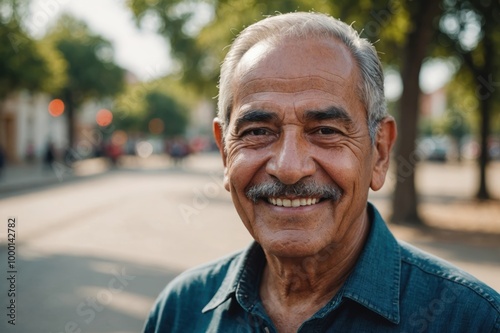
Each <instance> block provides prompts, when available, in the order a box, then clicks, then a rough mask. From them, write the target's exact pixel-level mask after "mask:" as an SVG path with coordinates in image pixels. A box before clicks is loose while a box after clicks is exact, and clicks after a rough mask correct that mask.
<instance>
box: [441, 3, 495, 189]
mask: <svg viewBox="0 0 500 333" xmlns="http://www.w3.org/2000/svg"><path fill="white" fill-rule="evenodd" d="M443 5H444V14H443V16H442V18H441V22H440V23H441V24H440V31H441V34H440V36H439V38H440V39H439V43H440V44H438V47H439V51H440V52H442V53H445V54H448V55H453V56H455V57H456V58H458V59H459V61H460V65H461V66H460V72H459V74H460V75H461V76H462V77H463V76H465V73H464V72H467V74H469V75H468V78H467V80H465V81H464V82H465V84H467V87H468V88H469V91H470V92H473V93H474V94H475V98H476V101H477V103H476V105H477V109H478V111H479V112H478V114H479V126H478V127H479V138H480V140H479V142H480V147H481V148H480V151H481V153H480V156H479V161H478V162H479V163H478V165H479V179H478V184H479V186H478V189H477V193H476V197H477V198H478V199H489V198H490V197H491V196H490V193H489V190H488V187H487V183H488V182H487V179H486V168H487V165H488V163H489V159H490V158H489V154H488V139H489V137H490V133H491V122H492V113H493V112H494V110H495V109H498V106H499V103H500V97H499V94H498V93H497V91H496V90H497V89H498V87H499V86H500V83H499V82H498V79H497V78H498V76H499V75H500V59H499V58H498V54H499V53H500V2H498V1H468V0H460V1H444V2H443Z"/></svg>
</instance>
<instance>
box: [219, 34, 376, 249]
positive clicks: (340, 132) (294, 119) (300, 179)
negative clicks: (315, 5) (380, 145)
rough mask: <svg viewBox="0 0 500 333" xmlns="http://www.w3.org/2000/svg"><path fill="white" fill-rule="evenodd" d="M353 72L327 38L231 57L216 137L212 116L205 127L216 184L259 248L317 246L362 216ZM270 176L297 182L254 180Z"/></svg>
mask: <svg viewBox="0 0 500 333" xmlns="http://www.w3.org/2000/svg"><path fill="white" fill-rule="evenodd" d="M359 77H360V74H359V70H358V68H357V66H356V64H355V61H354V59H353V58H352V56H351V55H350V53H349V51H348V49H347V48H346V47H345V46H344V45H343V44H341V43H340V42H337V41H336V40H318V39H310V40H300V41H297V40H290V41H287V42H285V43H284V44H280V45H279V46H276V45H273V44H271V43H268V42H266V41H263V42H260V43H258V44H257V45H255V46H254V47H252V48H251V49H250V50H249V51H248V52H247V53H246V54H245V55H244V57H243V58H242V59H241V61H240V63H239V65H238V67H237V70H236V73H235V76H234V78H235V82H234V100H233V108H232V111H231V120H230V122H229V124H228V131H227V134H226V137H225V140H224V142H222V138H221V137H222V135H221V128H220V124H219V123H218V122H217V121H216V122H215V123H214V131H215V134H216V138H217V139H218V141H219V145H220V147H223V146H225V149H226V150H225V153H223V159H224V166H225V180H224V182H225V187H226V189H227V190H228V191H230V193H231V196H232V199H233V202H234V205H235V207H236V210H237V211H238V214H239V215H240V217H241V219H242V221H243V223H244V224H245V226H246V228H247V229H248V231H249V232H250V234H251V235H252V236H253V237H254V239H255V240H256V241H257V242H258V243H260V244H261V245H262V247H263V248H264V249H265V250H266V251H268V252H269V253H271V254H275V255H279V256H289V257H296V256H308V255H313V254H315V253H319V252H320V251H321V250H322V249H325V248H327V247H329V246H332V245H334V246H335V244H339V243H341V242H342V240H343V239H344V241H345V237H349V236H348V235H350V234H353V233H355V231H356V229H357V228H359V225H360V224H361V222H362V221H363V219H365V218H366V213H365V212H366V201H367V195H368V189H369V187H370V186H372V187H375V189H378V188H379V187H380V186H381V184H380V175H379V173H380V171H379V168H378V167H377V165H378V163H377V160H378V159H379V154H378V153H377V148H376V146H375V148H374V147H372V145H371V141H370V137H369V133H368V126H367V120H366V110H365V108H364V106H363V104H362V102H361V100H360V97H359V96H358V94H357V92H358V89H357V84H358V82H359ZM221 150H222V149H221ZM383 174H384V176H385V170H383ZM272 183H278V184H281V185H294V184H295V185H297V184H301V185H303V186H302V189H297V190H295V189H294V188H291V189H290V187H288V191H281V190H283V189H281V190H275V192H272V191H269V190H266V189H262V188H260V187H259V186H260V185H262V184H272ZM382 183H383V180H382ZM304 187H306V188H307V190H304ZM320 187H323V188H321V189H318V188H320ZM324 188H327V189H330V192H328V191H323V189H324ZM249 189H253V190H254V191H253V193H252V195H255V196H254V197H249V196H247V192H248V191H249ZM276 191H277V192H276Z"/></svg>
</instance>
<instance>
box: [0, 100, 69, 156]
mask: <svg viewBox="0 0 500 333" xmlns="http://www.w3.org/2000/svg"><path fill="white" fill-rule="evenodd" d="M50 100H51V98H50V96H49V95H47V94H42V93H35V94H31V93H29V92H27V91H21V92H18V93H15V94H12V95H10V96H9V97H8V98H7V99H5V100H4V101H3V103H2V105H1V108H2V110H1V112H0V145H2V147H3V148H4V151H5V153H6V155H7V161H8V162H10V163H18V162H21V161H29V160H34V159H40V158H41V157H42V155H43V154H44V153H45V151H46V149H47V146H48V145H49V144H50V143H51V144H53V145H54V148H55V149H56V151H58V150H62V149H64V147H65V146H66V143H67V141H68V140H67V120H66V118H65V117H53V116H51V115H50V113H49V112H48V109H47V106H48V105H49V103H50Z"/></svg>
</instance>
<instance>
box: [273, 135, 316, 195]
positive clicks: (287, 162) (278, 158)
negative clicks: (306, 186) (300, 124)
mask: <svg viewBox="0 0 500 333" xmlns="http://www.w3.org/2000/svg"><path fill="white" fill-rule="evenodd" d="M309 148H310V147H309V145H308V142H307V139H306V138H305V137H304V135H303V134H302V133H301V132H300V131H299V130H297V129H294V130H288V131H283V132H282V134H281V138H280V140H278V142H276V144H275V149H276V150H275V152H274V155H273V157H272V158H271V159H270V160H269V161H268V163H267V165H266V171H267V173H268V174H270V175H272V176H274V177H276V178H278V179H279V180H280V181H281V182H282V183H284V184H287V185H291V184H295V183H297V182H298V181H299V180H301V179H302V178H305V177H308V176H312V175H313V174H314V173H315V172H316V163H315V162H314V160H313V158H312V156H311V151H310V149H309Z"/></svg>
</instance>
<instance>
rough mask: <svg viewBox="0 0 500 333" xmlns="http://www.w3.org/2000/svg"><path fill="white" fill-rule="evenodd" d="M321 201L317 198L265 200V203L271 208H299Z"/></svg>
mask: <svg viewBox="0 0 500 333" xmlns="http://www.w3.org/2000/svg"><path fill="white" fill-rule="evenodd" d="M320 201H321V199H319V198H295V199H288V198H267V202H269V203H270V204H271V205H273V206H278V207H294V208H295V207H301V206H311V205H315V204H317V203H319V202H320Z"/></svg>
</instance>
